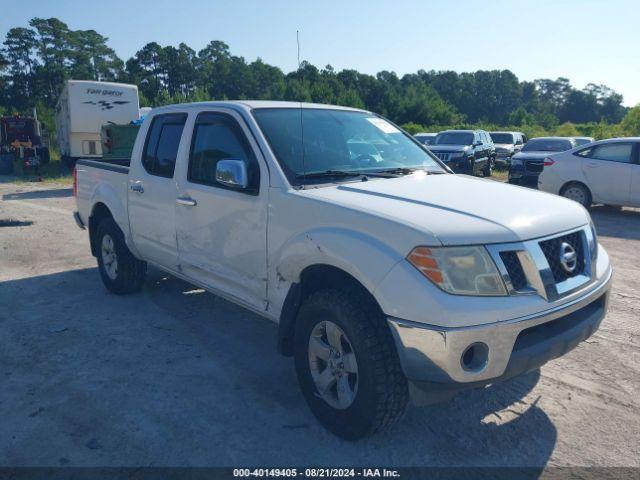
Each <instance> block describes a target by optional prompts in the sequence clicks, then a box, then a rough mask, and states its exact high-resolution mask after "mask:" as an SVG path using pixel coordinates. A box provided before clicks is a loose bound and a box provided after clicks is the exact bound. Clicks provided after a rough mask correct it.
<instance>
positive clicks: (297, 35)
mask: <svg viewBox="0 0 640 480" xmlns="http://www.w3.org/2000/svg"><path fill="white" fill-rule="evenodd" d="M296 43H297V44H298V70H300V32H299V31H298V30H296Z"/></svg>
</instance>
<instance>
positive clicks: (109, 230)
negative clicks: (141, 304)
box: [95, 218, 147, 295]
mask: <svg viewBox="0 0 640 480" xmlns="http://www.w3.org/2000/svg"><path fill="white" fill-rule="evenodd" d="M95 235H96V237H95V242H96V243H95V245H96V254H97V257H98V270H99V271H100V277H101V278H102V283H104V285H105V287H107V289H108V290H109V291H110V292H113V293H116V294H118V295H125V294H127V293H133V292H137V291H139V290H140V288H142V284H143V282H144V276H145V273H146V271H147V264H146V262H143V261H141V260H138V259H137V258H136V257H134V256H133V254H132V253H131V251H130V250H129V247H127V244H126V243H125V241H124V235H123V234H122V230H120V227H118V225H117V224H116V222H115V221H114V220H113V219H112V218H105V219H104V220H102V221H101V222H100V224H99V225H98V228H97V229H96V234H95ZM106 236H108V238H109V239H111V242H112V245H113V253H114V255H115V261H116V266H115V268H114V269H111V263H105V262H107V261H108V259H107V255H106V254H105V252H104V251H103V241H106V240H105V237H106ZM107 243H108V242H107ZM109 258H113V257H109ZM112 261H113V260H112Z"/></svg>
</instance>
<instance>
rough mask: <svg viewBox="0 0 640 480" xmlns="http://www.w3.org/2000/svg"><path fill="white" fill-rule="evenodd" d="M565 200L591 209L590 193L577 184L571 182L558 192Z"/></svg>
mask: <svg viewBox="0 0 640 480" xmlns="http://www.w3.org/2000/svg"><path fill="white" fill-rule="evenodd" d="M560 195H562V196H563V197H565V198H568V199H570V200H573V201H574V202H578V203H579V204H580V205H582V206H583V207H584V208H590V207H591V199H592V197H591V192H590V191H589V189H588V188H587V186H586V185H584V184H582V183H578V182H571V183H568V184H567V185H565V186H564V187H563V188H562V191H561V192H560Z"/></svg>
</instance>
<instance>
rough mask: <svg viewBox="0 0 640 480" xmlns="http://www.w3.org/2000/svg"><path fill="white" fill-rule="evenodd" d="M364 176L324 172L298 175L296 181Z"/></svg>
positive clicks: (330, 171) (352, 173) (357, 173)
mask: <svg viewBox="0 0 640 480" xmlns="http://www.w3.org/2000/svg"><path fill="white" fill-rule="evenodd" d="M362 175H364V174H363V173H360V172H349V171H347V170H325V171H324V172H309V173H301V174H299V175H296V179H298V180H304V179H305V178H324V177H360V176H362Z"/></svg>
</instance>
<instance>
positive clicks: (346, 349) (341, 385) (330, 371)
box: [308, 320, 358, 410]
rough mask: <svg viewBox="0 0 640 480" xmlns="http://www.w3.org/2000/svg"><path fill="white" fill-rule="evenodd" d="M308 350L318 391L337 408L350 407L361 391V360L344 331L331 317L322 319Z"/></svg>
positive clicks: (312, 335) (314, 331)
mask: <svg viewBox="0 0 640 480" xmlns="http://www.w3.org/2000/svg"><path fill="white" fill-rule="evenodd" d="M308 354H309V355H308V356H309V369H310V370H311V377H312V379H313V382H314V384H315V387H316V390H317V395H318V396H319V397H320V398H322V399H323V400H324V401H325V402H326V403H327V404H329V405H330V406H331V407H333V408H336V409H338V410H344V409H346V408H349V406H351V404H352V403H353V401H354V400H355V397H356V393H357V391H358V363H357V361H356V355H355V352H354V350H353V347H352V346H351V342H350V341H349V338H348V337H347V335H346V334H345V333H344V331H343V330H342V329H341V328H340V327H339V326H338V325H336V324H335V323H333V322H331V321H328V320H325V321H321V322H319V323H318V324H317V325H316V326H315V327H314V328H313V331H312V332H311V336H310V337H309V347H308Z"/></svg>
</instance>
